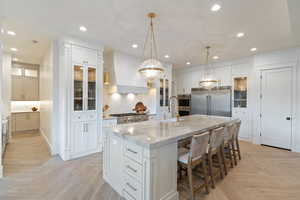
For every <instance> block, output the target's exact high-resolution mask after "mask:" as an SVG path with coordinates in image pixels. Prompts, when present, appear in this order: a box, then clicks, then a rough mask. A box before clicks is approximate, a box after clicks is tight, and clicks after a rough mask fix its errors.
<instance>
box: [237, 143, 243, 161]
mask: <svg viewBox="0 0 300 200" xmlns="http://www.w3.org/2000/svg"><path fill="white" fill-rule="evenodd" d="M236 147H237V152H238V156H239V160H241V159H242V156H241V149H240V142H239V139H238V138H237V139H236Z"/></svg>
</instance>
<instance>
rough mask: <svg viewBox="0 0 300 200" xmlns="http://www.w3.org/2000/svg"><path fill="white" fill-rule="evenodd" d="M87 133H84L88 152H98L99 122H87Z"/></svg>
mask: <svg viewBox="0 0 300 200" xmlns="http://www.w3.org/2000/svg"><path fill="white" fill-rule="evenodd" d="M85 124H86V125H85V126H86V132H85V133H84V136H85V137H84V139H85V147H86V151H96V150H97V148H98V143H99V141H98V140H99V137H98V131H97V121H91V122H86V123H85Z"/></svg>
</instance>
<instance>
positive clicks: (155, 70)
mask: <svg viewBox="0 0 300 200" xmlns="http://www.w3.org/2000/svg"><path fill="white" fill-rule="evenodd" d="M148 17H149V18H150V27H149V30H148V32H147V36H146V40H145V44H144V61H143V63H142V64H141V65H140V68H139V70H138V71H139V72H140V74H141V75H142V76H144V77H145V78H146V79H148V80H150V81H152V80H154V79H156V78H160V77H161V76H162V75H163V74H164V72H165V69H164V67H163V66H162V64H161V62H160V61H159V60H158V58H157V48H156V42H155V37H154V29H153V22H152V20H153V18H155V17H156V14H155V13H149V14H148ZM148 43H150V44H149V47H148ZM148 48H149V49H148ZM147 52H149V55H146V54H147Z"/></svg>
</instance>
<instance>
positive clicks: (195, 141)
mask: <svg viewBox="0 0 300 200" xmlns="http://www.w3.org/2000/svg"><path fill="white" fill-rule="evenodd" d="M208 142H209V132H205V133H201V134H199V135H194V136H193V138H192V143H191V148H190V161H194V160H197V159H198V158H200V157H202V156H203V155H205V154H206V151H207V147H208Z"/></svg>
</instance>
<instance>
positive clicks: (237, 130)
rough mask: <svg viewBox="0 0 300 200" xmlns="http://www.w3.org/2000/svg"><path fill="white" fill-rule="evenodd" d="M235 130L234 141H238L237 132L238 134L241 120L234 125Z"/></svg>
mask: <svg viewBox="0 0 300 200" xmlns="http://www.w3.org/2000/svg"><path fill="white" fill-rule="evenodd" d="M234 126H235V130H234V135H233V137H234V139H238V137H239V132H240V127H241V120H239V121H237V122H235V123H234Z"/></svg>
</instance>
